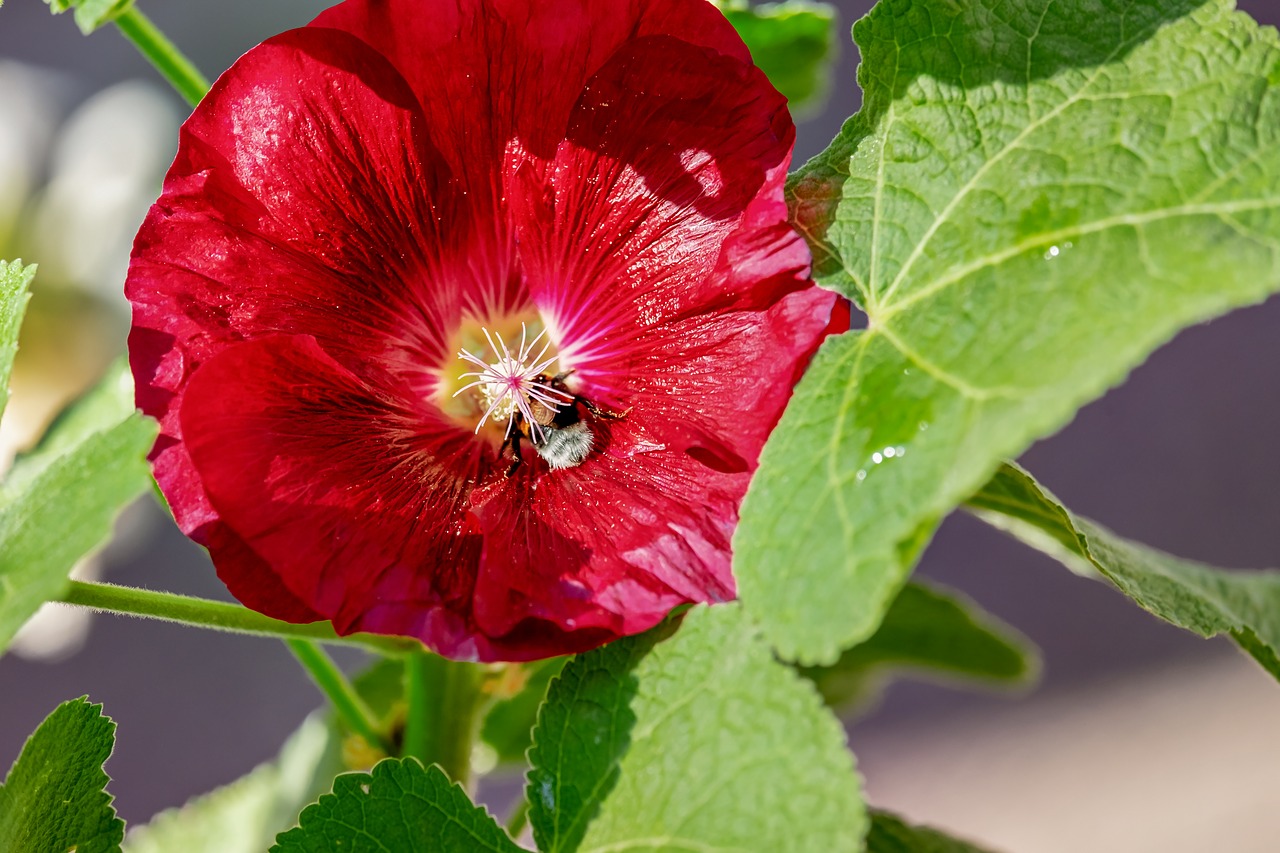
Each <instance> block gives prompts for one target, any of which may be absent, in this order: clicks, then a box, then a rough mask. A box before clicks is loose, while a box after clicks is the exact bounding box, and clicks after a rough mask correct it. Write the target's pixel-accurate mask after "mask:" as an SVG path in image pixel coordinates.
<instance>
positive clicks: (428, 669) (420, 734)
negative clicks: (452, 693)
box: [403, 651, 439, 767]
mask: <svg viewBox="0 0 1280 853" xmlns="http://www.w3.org/2000/svg"><path fill="white" fill-rule="evenodd" d="M433 663H434V661H433V660H432V656H431V654H430V653H428V652H426V651H422V652H414V653H413V654H411V655H408V656H407V657H406V658H405V659H404V680H405V691H404V692H405V701H406V702H408V703H409V716H408V718H407V719H406V720H405V721H404V745H403V751H404V755H405V756H412V757H414V758H416V759H418V760H419V761H421V762H422V765H423V766H424V767H430V766H431V762H432V761H433V760H434V758H435V757H434V756H433V755H431V754H430V753H431V751H432V750H431V748H430V744H429V742H430V739H431V732H432V731H433V730H435V729H436V728H437V723H438V720H436V719H435V717H437V716H438V714H437V713H436V712H437V711H438V706H437V705H436V704H435V703H433V702H432V701H431V699H432V695H431V694H432V693H433V692H435V688H437V687H438V686H439V685H438V684H437V681H438V679H437V678H436V675H437V673H436V667H435V666H433ZM437 698H438V697H437Z"/></svg>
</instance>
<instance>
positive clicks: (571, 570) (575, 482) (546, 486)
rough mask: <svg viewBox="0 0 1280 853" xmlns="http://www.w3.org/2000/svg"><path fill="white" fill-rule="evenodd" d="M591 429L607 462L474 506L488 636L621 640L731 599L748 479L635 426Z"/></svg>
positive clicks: (481, 610)
mask: <svg viewBox="0 0 1280 853" xmlns="http://www.w3.org/2000/svg"><path fill="white" fill-rule="evenodd" d="M591 428H592V430H593V431H594V432H595V433H596V441H597V443H598V445H599V446H600V447H601V448H602V449H603V452H601V453H599V454H597V455H593V456H592V458H591V460H590V461H589V462H587V463H584V464H583V465H581V466H578V467H576V468H568V469H564V470H561V471H554V472H551V473H550V474H545V473H544V474H542V475H535V474H533V472H529V471H524V473H521V474H520V475H518V476H516V477H513V478H511V479H510V480H508V481H506V482H503V483H501V484H496V485H495V486H493V487H491V488H489V489H485V490H480V491H478V492H477V493H476V495H475V496H474V497H473V504H474V512H475V514H476V516H477V517H478V518H479V520H480V524H481V527H482V528H483V530H484V534H485V544H484V552H483V554H482V556H481V563H480V572H479V577H478V579H477V582H476V592H475V602H476V604H475V608H476V609H475V613H476V620H477V623H478V624H479V625H480V626H481V627H482V628H483V629H484V630H485V631H486V633H488V634H491V635H501V634H503V633H506V632H508V631H511V630H512V629H513V628H515V627H516V626H518V625H519V624H520V623H521V622H522V621H524V620H531V619H532V620H545V621H555V622H557V623H558V624H560V625H561V626H563V627H564V628H565V629H566V630H581V629H583V628H592V629H597V630H603V631H606V632H608V633H609V634H611V635H613V636H621V635H626V634H634V633H637V632H639V631H643V630H646V629H648V628H651V627H653V625H655V624H657V623H658V622H659V621H661V619H662V618H663V617H664V616H666V614H667V613H668V612H669V611H670V610H671V608H673V607H675V606H676V605H679V604H683V603H685V602H690V601H696V602H707V601H727V600H729V599H731V598H733V595H734V586H733V578H732V575H731V574H730V566H729V562H730V561H729V538H730V536H731V535H732V532H733V528H734V525H735V523H736V520H737V507H738V503H739V502H740V501H741V498H742V494H743V492H745V490H746V485H747V479H748V476H749V475H748V474H747V472H745V471H736V472H722V471H716V470H714V469H711V468H709V467H708V466H707V465H706V464H705V463H704V462H703V461H701V460H699V459H696V458H694V457H693V456H690V455H688V454H685V453H682V452H674V451H671V450H670V449H669V448H663V447H662V446H661V445H657V444H654V443H653V442H652V441H650V440H647V439H646V437H645V436H643V435H642V434H640V433H639V431H638V429H637V428H636V426H635V425H634V424H629V423H628V422H627V421H626V420H623V421H618V422H615V423H612V424H606V423H602V422H600V421H594V422H592V423H591ZM522 471H523V469H522Z"/></svg>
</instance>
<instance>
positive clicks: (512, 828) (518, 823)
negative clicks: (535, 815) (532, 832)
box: [507, 793, 529, 841]
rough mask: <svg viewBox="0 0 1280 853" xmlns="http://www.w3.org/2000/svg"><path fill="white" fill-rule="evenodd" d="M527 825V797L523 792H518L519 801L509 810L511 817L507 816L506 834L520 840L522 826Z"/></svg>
mask: <svg viewBox="0 0 1280 853" xmlns="http://www.w3.org/2000/svg"><path fill="white" fill-rule="evenodd" d="M528 825H529V798H528V797H526V796H525V795H524V794H523V793H521V794H520V801H519V802H517V803H516V807H515V808H514V809H512V811H511V817H509V818H507V835H510V836H511V837H512V838H514V839H515V840H517V841H519V840H520V834H521V833H523V832H524V828H525V827H526V826H528Z"/></svg>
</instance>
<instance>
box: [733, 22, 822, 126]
mask: <svg viewBox="0 0 1280 853" xmlns="http://www.w3.org/2000/svg"><path fill="white" fill-rule="evenodd" d="M718 5H719V6H720V7H721V11H723V12H724V16H725V17H726V18H728V19H729V23H731V24H733V26H734V29H736V30H737V31H738V35H740V36H742V40H743V41H744V42H746V44H747V47H748V49H750V51H751V58H752V59H753V60H754V61H755V63H756V65H757V66H759V68H760V70H761V71H763V72H764V73H765V76H767V77H768V78H769V82H771V83H773V85H774V86H775V87H776V88H777V90H778V91H779V92H781V93H782V94H784V95H786V96H787V101H788V103H789V105H790V107H791V110H792V112H800V113H805V112H812V111H813V110H815V109H817V108H819V107H820V106H821V104H822V100H823V98H824V96H825V95H826V92H827V89H828V87H829V85H830V82H831V80H830V77H831V60H832V59H834V58H835V55H836V40H835V28H836V10H835V8H834V7H832V6H830V5H828V4H826V3H810V2H806V0H787V2H783V3H765V4H763V5H757V6H752V5H750V4H749V3H746V2H743V1H742V0H729V2H721V3H719V4H718Z"/></svg>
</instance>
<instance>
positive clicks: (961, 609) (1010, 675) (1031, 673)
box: [801, 582, 1040, 706]
mask: <svg viewBox="0 0 1280 853" xmlns="http://www.w3.org/2000/svg"><path fill="white" fill-rule="evenodd" d="M1039 669H1040V665H1039V656H1038V655H1037V653H1036V651H1035V647H1034V646H1033V645H1032V644H1031V641H1030V640H1028V639H1027V638H1026V637H1024V636H1022V634H1020V633H1018V632H1017V631H1016V630H1014V629H1013V628H1012V627H1010V626H1009V625H1007V624H1005V623H1004V622H1001V621H1000V620H999V619H997V618H996V617H994V616H992V615H991V614H989V613H986V612H984V611H983V610H982V608H981V607H979V606H978V605H977V604H975V603H974V602H972V601H970V600H968V599H967V598H965V597H964V596H962V595H960V594H959V593H956V592H952V591H950V590H945V589H943V588H941V587H934V586H929V585H926V584H923V583H919V582H915V583H909V584H907V585H906V586H905V587H903V588H902V592H900V593H898V597H897V598H895V599H894V601H893V604H891V605H890V606H889V610H888V612H886V613H885V616H884V621H883V622H882V623H880V628H879V630H877V631H876V632H875V634H873V635H872V636H871V637H870V638H869V639H868V640H866V642H863V643H859V644H858V645H856V646H854V647H853V648H851V649H846V650H845V652H844V654H842V655H841V656H840V660H838V661H836V663H835V664H833V665H832V666H818V667H805V668H803V669H802V670H801V673H802V674H803V675H804V676H805V677H806V678H810V679H813V682H814V684H816V685H817V687H818V690H819V692H821V693H822V696H823V698H824V699H826V700H827V704H829V705H834V706H843V705H859V704H865V703H866V702H868V701H869V700H871V699H873V698H875V695H876V693H877V692H878V691H879V688H880V685H881V684H882V683H883V682H884V681H886V680H887V679H888V678H890V677H891V676H893V675H896V674H899V673H914V674H916V675H919V676H922V677H926V678H943V679H950V680H956V681H962V682H976V683H981V684H991V685H995V686H1006V687H1007V686H1017V685H1022V684H1026V683H1028V682H1030V681H1031V680H1033V679H1034V678H1035V676H1036V674H1037V673H1038V672H1039Z"/></svg>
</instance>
